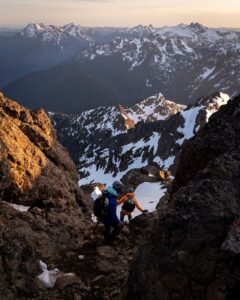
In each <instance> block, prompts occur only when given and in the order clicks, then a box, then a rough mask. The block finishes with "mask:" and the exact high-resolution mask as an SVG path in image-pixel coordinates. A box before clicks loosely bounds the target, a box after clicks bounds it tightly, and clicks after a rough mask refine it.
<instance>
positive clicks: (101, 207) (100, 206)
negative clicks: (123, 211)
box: [93, 193, 109, 219]
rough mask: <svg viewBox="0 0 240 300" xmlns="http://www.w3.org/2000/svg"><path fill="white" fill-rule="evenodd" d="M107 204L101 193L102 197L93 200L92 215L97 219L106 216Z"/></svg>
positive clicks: (106, 199)
mask: <svg viewBox="0 0 240 300" xmlns="http://www.w3.org/2000/svg"><path fill="white" fill-rule="evenodd" d="M108 204H109V201H108V198H107V197H106V194H105V193H102V195H101V196H100V197H99V198H97V199H96V200H95V202H94V204H93V213H94V215H95V216H96V217H97V218H98V219H100V218H103V217H106V216H107V215H108Z"/></svg>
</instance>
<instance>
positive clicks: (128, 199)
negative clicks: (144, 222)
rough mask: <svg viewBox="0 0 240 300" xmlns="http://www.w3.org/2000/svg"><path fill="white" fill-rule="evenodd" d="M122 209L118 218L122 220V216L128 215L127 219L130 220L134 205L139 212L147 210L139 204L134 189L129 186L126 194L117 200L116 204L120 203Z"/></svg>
mask: <svg viewBox="0 0 240 300" xmlns="http://www.w3.org/2000/svg"><path fill="white" fill-rule="evenodd" d="M122 203H123V206H122V209H121V212H120V220H121V221H122V222H123V220H124V217H125V216H128V220H129V221H131V219H132V212H133V211H134V209H135V207H137V209H139V210H140V211H141V212H148V210H147V209H143V208H142V207H141V206H140V204H139V203H138V201H137V199H136V197H135V194H134V190H133V189H132V188H130V189H129V190H128V192H127V194H126V195H124V196H123V197H122V198H121V199H119V200H118V205H120V204H122Z"/></svg>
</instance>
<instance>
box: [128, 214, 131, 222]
mask: <svg viewBox="0 0 240 300" xmlns="http://www.w3.org/2000/svg"><path fill="white" fill-rule="evenodd" d="M131 220H132V215H131V214H130V215H128V221H129V222H130V221H131Z"/></svg>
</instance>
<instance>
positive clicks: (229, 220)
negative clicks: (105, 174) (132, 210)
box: [125, 96, 240, 300]
mask: <svg viewBox="0 0 240 300" xmlns="http://www.w3.org/2000/svg"><path fill="white" fill-rule="evenodd" d="M239 120H240V96H238V97H237V98H235V99H233V100H231V101H229V102H228V104H227V105H225V106H223V107H222V108H220V110H219V112H218V113H216V114H214V115H213V116H212V117H211V118H210V120H209V123H208V124H206V125H205V126H204V127H203V128H202V129H200V131H199V132H198V133H197V134H196V136H195V137H194V138H192V139H190V140H189V141H188V142H186V143H185V144H184V145H183V149H182V152H181V155H180V159H179V164H178V168H177V173H176V179H175V181H174V183H173V191H172V194H171V195H168V198H167V200H168V203H166V202H163V203H162V205H160V209H159V212H158V218H157V220H156V221H154V226H153V229H152V234H151V236H150V237H149V239H148V241H147V242H146V243H145V245H144V246H143V247H141V248H140V249H139V252H138V256H137V258H136V260H135V262H134V264H133V266H132V270H131V274H130V277H129V281H128V291H127V293H126V297H125V299H144V300H146V299H161V300H165V299H166V300H170V299H178V300H183V299H184V300H186V299H189V300H190V299H199V300H200V299H206V300H212V299H222V300H223V299H226V300H227V299H228V300H230V299H231V300H232V299H238V298H239V292H240V289H239V286H240V277H239V274H240V263H239V262H240V256H239V255H240V243H239V234H240V226H239V217H240V202H239V201H240V171H239V170H240V151H239V150H240V122H239ZM146 270H147V273H146Z"/></svg>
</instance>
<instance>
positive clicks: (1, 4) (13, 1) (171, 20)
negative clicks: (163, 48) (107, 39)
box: [0, 0, 240, 28]
mask: <svg viewBox="0 0 240 300" xmlns="http://www.w3.org/2000/svg"><path fill="white" fill-rule="evenodd" d="M0 12H1V19H0V27H4V26H5V27H23V26H25V25H26V24H28V23H30V22H43V23H45V24H53V25H64V24H67V23H71V22H74V23H76V24H80V25H83V26H115V27H117V26H119V27H125V26H135V25H138V24H144V25H148V24H152V25H153V26H155V27H158V26H159V27H160V26H165V25H177V24H180V23H185V24H189V23H191V22H199V23H201V24H203V25H206V26H209V27H235V28H240V1H239V0H228V1H226V0H211V1H207V0H201V1H193V0H191V1H190V0H0Z"/></svg>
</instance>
